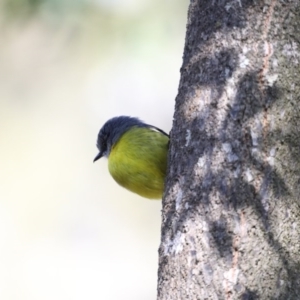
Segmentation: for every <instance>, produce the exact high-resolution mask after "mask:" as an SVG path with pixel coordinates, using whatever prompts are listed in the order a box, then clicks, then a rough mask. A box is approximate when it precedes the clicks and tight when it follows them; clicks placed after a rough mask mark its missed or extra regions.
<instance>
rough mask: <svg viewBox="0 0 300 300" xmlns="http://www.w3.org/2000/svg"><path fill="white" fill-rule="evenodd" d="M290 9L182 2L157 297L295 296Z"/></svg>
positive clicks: (298, 252) (218, 0)
mask: <svg viewBox="0 0 300 300" xmlns="http://www.w3.org/2000/svg"><path fill="white" fill-rule="evenodd" d="M299 3H300V1H297V0H294V1H293V0H290V1H288V0H286V1H283V0H282V1H279V0H278V1H275V0H270V1H259V0H256V1H254V0H253V1H250V0H236V1H233V0H230V1H229V0H228V1H226V0H192V1H191V3H190V7H189V13H188V25H187V33H186V42H185V49H184V57H183V66H182V68H181V80H180V84H179V92H178V96H177V98H176V107H175V114H174V122H173V128H172V131H171V143H170V152H169V169H168V176H167V180H166V190H165V196H164V199H163V212H162V237H161V245H160V249H159V272H158V273H159V274H158V298H157V299H159V300H166V299H170V300H177V299H201V300H202V299H243V300H246V299H249V300H250V299H284V300H286V299H300V196H299V195H300V100H299V99H300V4H299Z"/></svg>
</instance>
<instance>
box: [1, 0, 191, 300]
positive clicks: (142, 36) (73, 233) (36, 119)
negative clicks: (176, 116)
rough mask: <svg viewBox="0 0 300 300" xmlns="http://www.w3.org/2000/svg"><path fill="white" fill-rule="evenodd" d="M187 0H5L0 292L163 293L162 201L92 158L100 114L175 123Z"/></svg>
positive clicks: (19, 297)
mask: <svg viewBox="0 0 300 300" xmlns="http://www.w3.org/2000/svg"><path fill="white" fill-rule="evenodd" d="M187 8H188V1H187V0H0V44H1V47H0V122H1V126H0V154H1V156H0V299H1V300H8V299H9V300H25V299H26V300H27V299H30V300H35V299H37V300H48V299H49V300H50V299H51V300H53V299H56V300H60V299H63V300H66V299H72V300H77V299H78V300H79V299H80V300H82V299H89V300H93V299H108V300H110V299H111V300H114V299H118V300H120V299H122V300H126V299H128V300H141V299H142V300H153V299H156V280H157V268H158V252H157V250H158V247H159V243H160V221H161V201H150V200H146V199H143V198H140V197H138V196H137V195H134V194H132V193H130V192H128V191H126V190H124V189H123V188H121V187H119V186H118V185H117V184H116V183H115V182H114V181H113V179H112V178H111V177H110V175H109V173H108V170H107V161H106V160H105V159H101V160H100V161H98V162H97V163H95V164H93V163H92V161H93V159H94V157H95V155H96V154H97V149H96V146H95V144H96V138H97V134H98V131H99V129H100V127H101V126H102V125H103V123H104V122H105V121H106V120H107V119H109V118H111V117H113V116H117V115H121V114H122V115H130V116H137V117H140V118H141V119H142V120H144V121H146V122H147V123H149V124H153V125H155V126H158V127H160V128H162V129H163V130H165V131H167V132H169V130H170V129H171V125H172V116H173V111H174V104H175V102H174V99H175V97H176V93H177V88H178V83H179V69H180V67H181V63H182V59H181V58H182V54H183V46H184V36H185V27H186V17H187Z"/></svg>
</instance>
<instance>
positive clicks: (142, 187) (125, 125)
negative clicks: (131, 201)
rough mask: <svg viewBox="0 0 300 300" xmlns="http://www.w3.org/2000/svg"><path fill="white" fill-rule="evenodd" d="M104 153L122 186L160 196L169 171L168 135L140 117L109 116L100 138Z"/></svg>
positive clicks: (99, 142)
mask: <svg viewBox="0 0 300 300" xmlns="http://www.w3.org/2000/svg"><path fill="white" fill-rule="evenodd" d="M97 148H98V150H99V153H98V154H97V156H96V157H95V158H94V162H95V161H97V160H98V159H100V158H101V157H106V158H107V159H108V170H109V172H110V174H111V176H112V177H113V179H114V180H115V181H116V182H117V183H118V184H119V185H121V186H122V187H124V188H126V189H127V190H129V191H131V192H133V193H136V194H138V195H140V196H142V197H145V198H148V199H161V198H162V195H163V192H164V181H165V177H166V172H167V158H168V148H169V135H168V134H167V133H166V132H164V131H163V130H161V129H159V128H157V127H155V126H152V125H149V124H146V123H144V122H143V121H141V120H140V119H138V118H135V117H129V116H118V117H114V118H111V119H109V120H108V121H107V122H106V123H105V124H104V125H103V126H102V128H101V129H100V131H99V133H98V138H97Z"/></svg>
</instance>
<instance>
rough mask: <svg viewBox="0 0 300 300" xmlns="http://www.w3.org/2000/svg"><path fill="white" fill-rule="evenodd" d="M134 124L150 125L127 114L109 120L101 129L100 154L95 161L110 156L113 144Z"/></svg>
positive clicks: (99, 136) (140, 125) (98, 144)
mask: <svg viewBox="0 0 300 300" xmlns="http://www.w3.org/2000/svg"><path fill="white" fill-rule="evenodd" d="M132 126H139V127H147V126H149V125H147V124H145V123H143V122H142V121H141V120H139V119H138V118H132V117H127V116H120V117H115V118H112V119H110V120H108V121H107V122H106V123H105V124H104V125H103V126H102V128H101V129H100V131H99V134H98V139H97V148H98V150H99V153H98V155H97V156H96V157H95V159H94V162H95V161H96V160H98V159H100V158H101V157H102V156H106V157H108V156H109V153H110V150H111V147H112V145H114V144H115V143H116V142H117V141H118V139H119V138H120V137H121V135H122V134H123V133H125V132H126V131H127V130H128V129H130V128H131V127H132Z"/></svg>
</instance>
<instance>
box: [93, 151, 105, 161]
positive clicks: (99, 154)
mask: <svg viewBox="0 0 300 300" xmlns="http://www.w3.org/2000/svg"><path fill="white" fill-rule="evenodd" d="M102 156H103V154H102V152H99V153H98V154H97V156H96V157H95V158H94V161H93V162H95V161H96V160H98V159H100V158H101V157H102Z"/></svg>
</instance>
